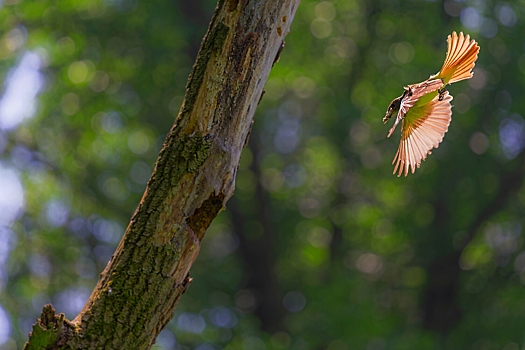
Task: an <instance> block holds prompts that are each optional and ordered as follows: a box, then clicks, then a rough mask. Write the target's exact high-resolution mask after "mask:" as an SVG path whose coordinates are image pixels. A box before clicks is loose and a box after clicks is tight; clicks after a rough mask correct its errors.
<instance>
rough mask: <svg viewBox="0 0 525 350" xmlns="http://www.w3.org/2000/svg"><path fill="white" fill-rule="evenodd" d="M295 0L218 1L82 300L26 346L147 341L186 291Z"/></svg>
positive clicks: (49, 314)
mask: <svg viewBox="0 0 525 350" xmlns="http://www.w3.org/2000/svg"><path fill="white" fill-rule="evenodd" d="M298 4H299V0H266V1H264V0H258V1H250V2H248V1H246V0H241V1H239V0H229V1H227V0H220V1H219V3H218V5H217V8H216V10H215V13H214V15H213V18H212V20H211V23H210V26H209V28H208V32H207V33H206V36H205V37H204V40H203V42H202V44H201V48H200V50H199V54H198V56H197V60H196V63H195V65H194V67H193V70H192V72H191V74H190V77H189V79H188V84H187V87H186V95H185V97H184V102H183V104H182V107H181V110H180V112H179V115H178V116H177V118H176V120H175V124H174V125H173V127H172V129H171V130H170V132H169V134H168V136H167V137H166V141H165V143H164V146H163V148H162V150H161V151H160V154H159V158H158V159H157V163H156V165H155V170H154V172H153V175H152V176H151V178H150V180H149V182H148V185H147V188H146V191H145V192H144V195H143V197H142V200H141V202H140V203H139V205H138V208H137V210H136V211H135V213H134V214H133V217H132V218H131V221H130V223H129V226H128V228H127V230H126V233H125V234H124V237H123V238H122V241H121V242H120V244H119V246H118V247H117V250H116V251H115V253H114V255H113V257H112V259H111V261H110V262H109V263H108V265H107V267H106V268H105V270H104V271H103V272H102V274H101V276H100V279H99V281H98V283H97V285H96V287H95V289H94V290H93V292H92V294H91V296H90V298H89V299H88V301H87V302H86V305H85V306H84V308H83V309H82V311H81V312H80V313H79V314H78V315H77V317H76V318H75V319H74V320H72V321H68V320H66V319H65V317H64V316H63V314H60V315H56V313H55V310H54V309H53V308H52V307H51V306H50V305H46V306H45V307H44V309H43V311H42V316H41V318H40V319H39V320H38V322H37V323H36V324H35V325H34V327H33V331H32V333H31V334H30V337H29V342H28V343H27V344H26V346H25V349H41V348H45V349H55V348H56V349H59V348H60V349H62V348H63V349H148V348H150V347H151V346H152V345H153V344H154V342H155V339H156V337H157V335H158V334H159V333H160V331H161V330H162V329H163V328H164V327H165V326H166V325H167V323H168V322H169V321H170V319H171V318H172V316H173V311H174V309H175V306H176V305H177V303H178V301H179V299H180V296H181V295H182V294H183V293H184V292H185V291H186V290H187V288H188V286H189V284H190V282H191V278H190V277H189V270H190V267H191V265H192V264H193V262H194V261H195V259H196V258H197V255H198V253H199V249H200V242H201V240H202V238H203V237H204V234H205V232H206V229H207V228H208V226H209V225H210V223H211V221H212V220H213V219H214V218H215V216H216V215H217V213H218V212H219V211H220V210H222V209H223V208H224V205H225V203H226V201H227V200H228V199H229V198H230V197H231V196H232V194H233V190H234V185H235V174H236V170H237V166H238V163H239V157H240V154H241V150H242V148H243V147H244V145H245V143H246V140H247V137H248V135H249V131H250V128H251V125H252V121H253V115H254V112H255V108H256V107H257V104H258V102H259V100H260V98H261V96H262V93H263V87H264V84H265V82H266V79H267V77H268V74H269V72H270V69H271V67H272V65H273V63H274V62H275V61H276V59H277V56H278V54H279V52H280V49H281V46H282V44H283V40H284V36H285V35H286V34H287V33H288V32H289V28H290V24H291V22H292V19H293V16H294V14H295V10H296V9H297V6H298Z"/></svg>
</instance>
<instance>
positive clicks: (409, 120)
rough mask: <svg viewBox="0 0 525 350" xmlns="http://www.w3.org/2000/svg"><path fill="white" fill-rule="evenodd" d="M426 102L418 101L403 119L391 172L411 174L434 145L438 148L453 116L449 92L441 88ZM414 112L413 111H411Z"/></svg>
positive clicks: (399, 174)
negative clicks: (439, 91) (399, 140)
mask: <svg viewBox="0 0 525 350" xmlns="http://www.w3.org/2000/svg"><path fill="white" fill-rule="evenodd" d="M441 96H442V99H441V100H440V98H439V95H437V96H435V97H434V99H432V100H431V101H430V102H428V103H426V104H417V103H416V105H415V106H414V107H413V108H411V109H410V110H409V111H408V112H407V115H406V118H405V119H403V124H402V129H401V142H400V143H399V148H398V150H397V152H396V155H395V156H394V160H393V161H392V164H394V174H396V173H397V176H401V174H404V175H405V176H407V175H408V173H409V171H411V172H412V174H413V173H414V172H415V170H416V168H419V166H420V165H421V162H422V161H423V160H425V159H426V157H427V155H428V154H430V153H431V150H432V149H433V148H437V147H438V146H439V144H440V143H441V141H442V140H443V137H444V136H445V133H446V132H447V131H448V126H449V125H450V121H451V119H452V118H451V117H452V105H451V104H450V101H452V96H451V95H450V94H449V93H448V91H445V92H443V94H442V95H441ZM411 114H413V115H411Z"/></svg>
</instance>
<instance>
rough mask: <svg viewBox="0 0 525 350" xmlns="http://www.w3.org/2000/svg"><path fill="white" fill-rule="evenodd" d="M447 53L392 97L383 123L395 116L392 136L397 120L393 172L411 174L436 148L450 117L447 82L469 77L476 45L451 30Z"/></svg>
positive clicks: (471, 74)
mask: <svg viewBox="0 0 525 350" xmlns="http://www.w3.org/2000/svg"><path fill="white" fill-rule="evenodd" d="M447 45H448V49H447V54H446V57H445V62H444V63H443V67H442V68H441V70H440V71H439V72H438V73H437V74H434V75H431V76H430V77H429V78H428V79H427V80H425V81H423V82H422V83H419V84H413V85H408V86H406V87H405V88H404V91H403V94H402V95H401V96H399V97H398V98H395V99H394V100H392V102H391V103H390V105H389V106H388V109H387V111H386V114H385V117H384V118H383V123H385V124H386V122H387V121H388V120H389V119H390V118H392V117H393V116H394V115H395V116H396V120H395V122H394V125H393V126H392V128H391V129H390V130H389V132H388V135H387V137H390V136H392V134H393V133H394V130H395V129H396V126H397V125H398V124H399V122H402V123H401V141H400V143H399V147H398V149H397V153H396V154H395V156H394V160H393V161H392V164H393V165H394V172H393V174H396V173H397V176H398V177H399V176H401V175H402V174H404V175H405V176H407V175H408V173H409V170H411V171H412V174H414V172H415V171H416V168H419V167H420V165H421V162H422V161H423V160H425V159H426V158H427V155H429V154H431V153H432V152H431V150H432V149H433V148H437V147H438V146H439V144H440V143H441V141H443V137H444V136H445V133H446V132H447V131H448V126H449V125H450V121H451V119H452V105H451V103H450V102H451V101H452V99H453V97H452V95H450V93H449V92H448V91H447V90H446V87H447V85H449V84H452V83H456V82H458V81H461V80H465V79H470V78H472V76H473V75H474V73H473V71H472V70H473V68H474V66H475V64H476V60H477V58H478V54H479V50H480V47H479V45H478V43H477V42H476V41H475V40H474V39H471V38H470V36H469V35H468V34H467V35H464V34H463V32H460V33H459V35H458V34H456V32H452V34H451V35H449V36H448V38H447Z"/></svg>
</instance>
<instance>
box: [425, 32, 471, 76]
mask: <svg viewBox="0 0 525 350" xmlns="http://www.w3.org/2000/svg"><path fill="white" fill-rule="evenodd" d="M447 44H448V50H447V57H446V58H445V63H443V67H442V68H441V70H440V71H439V73H438V74H437V75H436V76H435V77H436V78H439V79H443V80H444V82H445V84H447V83H448V84H452V83H455V82H457V81H461V80H464V79H470V78H472V75H473V73H472V69H473V68H474V66H475V64H476V63H475V62H476V60H477V58H478V53H479V45H478V43H477V42H476V41H475V40H474V39H472V40H470V36H469V35H468V34H467V35H466V36H464V35H463V32H460V33H459V35H457V34H456V32H452V35H449V36H448V39H447Z"/></svg>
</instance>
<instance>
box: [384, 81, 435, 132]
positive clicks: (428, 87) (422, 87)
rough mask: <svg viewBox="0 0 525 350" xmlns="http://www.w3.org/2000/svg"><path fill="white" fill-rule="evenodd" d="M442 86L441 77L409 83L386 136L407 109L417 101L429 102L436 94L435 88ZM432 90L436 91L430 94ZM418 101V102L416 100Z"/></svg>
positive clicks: (421, 102) (394, 127) (392, 130)
mask: <svg viewBox="0 0 525 350" xmlns="http://www.w3.org/2000/svg"><path fill="white" fill-rule="evenodd" d="M442 86H443V81H442V80H441V79H434V80H425V81H424V82H422V83H419V84H414V85H409V86H408V87H406V88H405V92H404V93H403V98H402V99H401V105H400V106H399V112H398V113H397V118H396V121H395V122H394V125H393V126H392V128H391V129H390V130H389V132H388V135H387V137H390V136H391V135H392V133H393V132H394V130H395V129H396V126H397V124H398V123H399V122H400V121H401V120H402V119H403V118H404V117H405V115H406V114H407V113H408V111H409V110H410V109H411V108H412V107H413V106H414V104H415V103H416V102H417V103H418V104H426V103H428V102H430V101H431V100H432V99H433V98H434V96H436V95H437V92H436V91H437V90H439V89H440V88H441V87H442ZM432 92H436V93H434V94H431V93H432ZM418 101H420V102H418Z"/></svg>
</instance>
